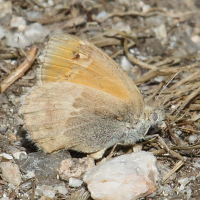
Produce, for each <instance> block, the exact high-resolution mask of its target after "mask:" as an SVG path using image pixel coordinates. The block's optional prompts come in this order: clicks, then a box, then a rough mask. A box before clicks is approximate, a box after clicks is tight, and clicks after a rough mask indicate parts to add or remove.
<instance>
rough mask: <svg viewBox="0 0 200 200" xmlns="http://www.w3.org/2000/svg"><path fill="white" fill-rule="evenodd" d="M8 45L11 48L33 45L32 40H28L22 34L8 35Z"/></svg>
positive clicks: (9, 33)
mask: <svg viewBox="0 0 200 200" xmlns="http://www.w3.org/2000/svg"><path fill="white" fill-rule="evenodd" d="M6 45H7V46H11V47H19V48H24V47H26V46H29V45H31V40H30V39H29V38H27V37H26V36H25V35H24V34H23V33H22V32H16V33H11V32H8V33H6Z"/></svg>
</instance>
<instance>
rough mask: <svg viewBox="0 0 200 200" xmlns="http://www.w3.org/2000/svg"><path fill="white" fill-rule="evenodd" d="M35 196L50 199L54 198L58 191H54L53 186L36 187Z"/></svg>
mask: <svg viewBox="0 0 200 200" xmlns="http://www.w3.org/2000/svg"><path fill="white" fill-rule="evenodd" d="M35 194H36V195H37V196H45V197H49V198H54V197H55V194H56V191H55V190H54V188H53V187H52V186H49V185H41V186H37V187H36V190H35Z"/></svg>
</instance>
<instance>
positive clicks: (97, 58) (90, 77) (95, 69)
mask: <svg viewBox="0 0 200 200" xmlns="http://www.w3.org/2000/svg"><path fill="white" fill-rule="evenodd" d="M41 80H42V82H43V83H48V82H66V81H67V82H73V83H78V84H81V85H86V86H89V87H92V88H96V89H98V90H101V91H104V92H106V93H109V94H111V95H113V96H115V97H118V98H120V99H122V100H124V101H126V102H131V103H132V107H133V110H134V112H135V114H137V115H140V114H141V113H142V112H143V109H144V103H143V99H142V96H141V94H140V92H139V90H138V89H137V87H136V86H135V84H134V83H133V82H132V81H131V79H130V78H129V77H128V76H127V75H126V74H125V73H124V72H123V71H122V69H121V68H120V67H119V66H117V64H116V63H115V62H114V61H113V60H112V59H111V58H109V57H108V56H107V55H106V54H104V53H103V52H102V51H101V50H99V49H98V48H97V47H95V46H93V45H92V44H90V43H89V42H87V41H85V40H81V39H79V38H77V37H75V36H72V35H68V34H61V35H59V36H56V37H53V38H52V39H51V40H50V42H49V44H48V46H47V49H46V54H45V58H44V63H43V66H42V69H41Z"/></svg>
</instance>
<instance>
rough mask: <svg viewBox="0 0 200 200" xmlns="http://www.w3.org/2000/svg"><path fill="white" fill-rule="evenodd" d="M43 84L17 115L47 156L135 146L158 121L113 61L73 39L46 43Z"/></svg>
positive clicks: (52, 40)
mask: <svg viewBox="0 0 200 200" xmlns="http://www.w3.org/2000/svg"><path fill="white" fill-rule="evenodd" d="M41 82H42V83H41V84H39V85H37V86H36V87H34V88H33V90H32V91H31V92H30V94H28V95H27V97H26V100H25V103H24V105H23V107H22V109H21V112H22V113H23V115H24V120H25V123H24V124H25V125H24V126H25V128H26V129H27V131H28V133H29V138H31V139H32V140H33V141H34V142H35V143H36V144H37V145H38V146H39V147H41V148H42V149H44V150H45V151H46V152H53V151H57V150H60V149H73V150H76V151H81V152H85V153H94V152H97V151H100V150H102V149H106V148H109V147H111V146H113V145H115V144H116V143H121V144H134V143H136V142H137V141H139V140H140V139H142V138H144V136H145V134H146V133H147V131H148V129H149V127H150V126H151V125H153V124H156V123H158V122H159V121H161V120H162V117H161V116H160V115H159V116H157V113H156V117H155V110H154V109H153V108H151V107H149V106H146V105H145V104H144V101H143V98H142V95H141V94H140V92H139V90H138V89H137V87H136V86H135V84H134V83H133V82H132V81H131V80H130V78H129V77H128V76H127V75H126V74H125V73H124V72H123V71H122V69H121V68H120V67H118V66H117V65H116V63H115V62H114V61H113V60H112V59H110V58H109V57H108V56H107V55H105V54H104V53H103V52H102V51H101V50H99V49H97V48H96V47H94V46H93V45H92V44H90V43H88V42H87V41H85V40H81V39H78V38H76V37H74V36H71V35H60V36H57V37H54V38H53V39H51V40H50V42H49V44H48V46H47V50H46V55H45V58H44V64H43V66H42V68H41Z"/></svg>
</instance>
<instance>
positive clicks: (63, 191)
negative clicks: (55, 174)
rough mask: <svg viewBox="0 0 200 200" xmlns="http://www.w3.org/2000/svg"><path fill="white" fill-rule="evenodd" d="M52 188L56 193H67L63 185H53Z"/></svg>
mask: <svg viewBox="0 0 200 200" xmlns="http://www.w3.org/2000/svg"><path fill="white" fill-rule="evenodd" d="M54 190H56V191H58V193H60V194H63V195H65V194H67V193H68V190H67V188H66V187H65V186H64V185H58V186H55V187H54Z"/></svg>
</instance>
